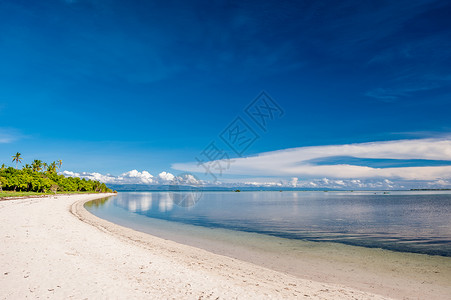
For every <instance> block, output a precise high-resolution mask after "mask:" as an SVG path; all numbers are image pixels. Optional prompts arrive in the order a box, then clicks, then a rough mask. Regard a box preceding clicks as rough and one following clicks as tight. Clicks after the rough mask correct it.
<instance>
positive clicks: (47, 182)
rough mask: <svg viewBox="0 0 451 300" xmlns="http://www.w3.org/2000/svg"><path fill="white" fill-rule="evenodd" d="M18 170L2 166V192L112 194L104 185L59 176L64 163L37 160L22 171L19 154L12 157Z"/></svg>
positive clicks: (25, 166) (92, 181) (0, 170)
mask: <svg viewBox="0 0 451 300" xmlns="http://www.w3.org/2000/svg"><path fill="white" fill-rule="evenodd" d="M12 158H13V160H12V162H13V163H15V164H16V168H14V167H8V166H6V165H5V164H2V165H1V167H0V191H2V190H6V191H21V192H43V193H49V192H54V193H56V192H101V193H107V192H112V190H111V189H109V188H108V187H107V186H106V185H105V184H104V183H101V182H99V181H95V180H90V179H84V178H83V179H81V178H78V177H65V176H64V175H58V173H57V171H58V170H59V169H60V168H61V165H62V161H61V160H58V161H54V162H52V163H49V164H48V163H45V162H43V161H41V160H38V159H35V160H34V161H33V162H32V164H31V165H30V164H25V165H24V166H23V167H22V169H19V168H18V165H19V164H21V163H22V155H21V153H20V152H17V153H16V154H15V155H13V156H12Z"/></svg>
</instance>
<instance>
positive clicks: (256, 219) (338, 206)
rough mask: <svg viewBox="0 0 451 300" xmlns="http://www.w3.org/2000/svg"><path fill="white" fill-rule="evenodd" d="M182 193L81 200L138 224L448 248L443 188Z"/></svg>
mask: <svg viewBox="0 0 451 300" xmlns="http://www.w3.org/2000/svg"><path fill="white" fill-rule="evenodd" d="M197 196H199V195H196V196H194V198H195V200H197V198H196V197H197ZM186 197H188V198H189V197H192V195H191V194H190V192H175V193H172V192H122V193H119V194H118V195H117V196H114V197H111V198H108V199H101V200H95V201H91V202H88V203H87V204H86V208H87V209H88V210H89V211H90V212H92V213H93V214H95V215H97V216H99V217H101V218H104V219H107V220H110V221H113V222H115V223H119V224H121V225H125V226H128V227H132V228H135V229H138V230H141V231H147V230H146V229H145V226H159V225H155V224H157V223H152V225H146V224H147V223H146V222H145V220H146V219H148V218H152V219H160V220H166V221H172V222H176V223H178V224H189V225H196V226H202V227H204V228H205V227H207V228H222V229H231V230H235V231H245V232H252V233H260V234H264V235H272V236H277V237H281V238H286V239H298V240H308V241H327V242H338V243H344V244H348V245H356V246H364V247H378V248H384V249H390V250H395V251H404V252H415V253H425V254H435V255H443V256H451V192H449V191H447V192H390V193H388V194H384V193H383V192H291V191H289V192H288V191H284V192H241V193H235V192H203V193H202V194H201V198H200V200H199V201H198V202H197V203H196V204H195V205H193V206H189V207H184V205H183V203H182V202H181V201H180V199H185V198H186ZM177 203H178V204H179V205H177ZM180 204H181V205H180ZM149 224H150V223H149ZM149 233H151V231H149Z"/></svg>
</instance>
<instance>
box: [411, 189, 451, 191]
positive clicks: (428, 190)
mask: <svg viewBox="0 0 451 300" xmlns="http://www.w3.org/2000/svg"><path fill="white" fill-rule="evenodd" d="M410 190H411V191H451V189H410Z"/></svg>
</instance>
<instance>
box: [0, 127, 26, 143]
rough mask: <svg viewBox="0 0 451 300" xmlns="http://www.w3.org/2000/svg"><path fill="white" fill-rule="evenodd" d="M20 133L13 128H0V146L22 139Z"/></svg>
mask: <svg viewBox="0 0 451 300" xmlns="http://www.w3.org/2000/svg"><path fill="white" fill-rule="evenodd" d="M22 136H23V135H22V133H20V132H19V131H18V130H17V129H13V128H1V127H0V144H9V143H12V142H14V141H17V140H18V139H20V138H22Z"/></svg>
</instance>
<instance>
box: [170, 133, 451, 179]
mask: <svg viewBox="0 0 451 300" xmlns="http://www.w3.org/2000/svg"><path fill="white" fill-rule="evenodd" d="M333 156H350V157H356V158H374V159H425V160H451V140H450V139H416V140H398V141H388V142H371V143H360V144H346V145H332V146H314V147H301V148H292V149H285V150H279V151H272V152H265V153H261V154H259V155H256V156H250V157H243V158H235V159H234V161H233V163H232V164H231V165H230V168H229V169H228V170H225V171H223V173H225V174H236V175H248V176H256V175H258V176H296V177H310V178H320V177H328V178H342V179H345V178H346V179H351V178H352V179H356V178H358V179H362V178H397V179H405V180H436V179H439V178H451V166H430V167H429V166H428V167H399V168H393V167H391V168H373V167H369V166H356V165H348V164H342V165H315V164H312V163H310V162H309V161H310V160H313V159H321V158H327V157H333ZM172 168H173V169H177V170H183V171H187V172H202V171H203V170H202V169H201V167H200V166H198V164H197V163H195V162H192V163H178V164H174V165H172Z"/></svg>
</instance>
